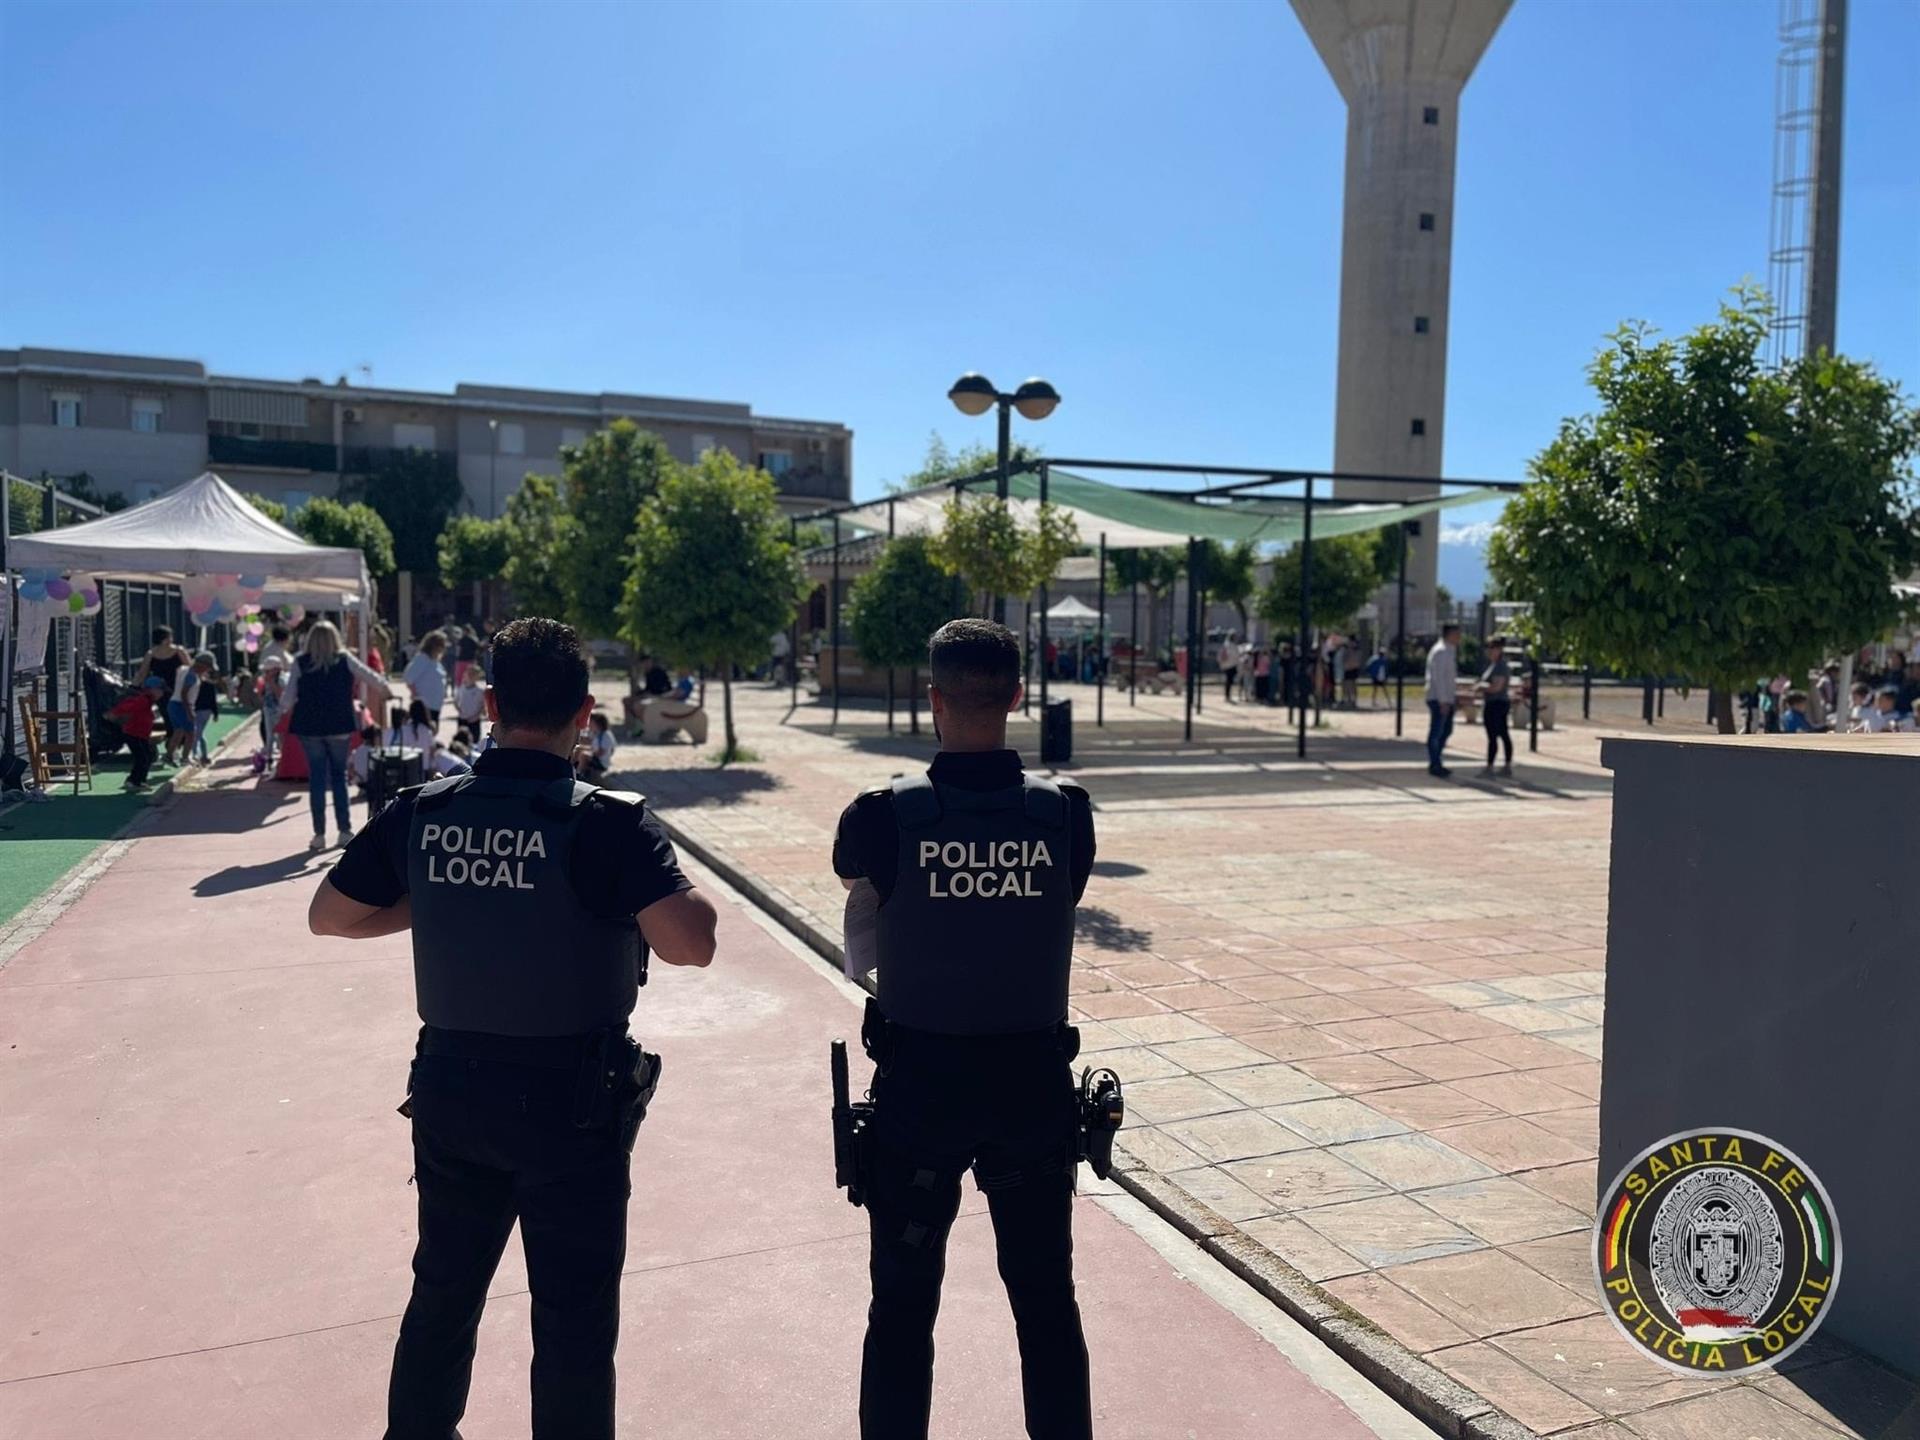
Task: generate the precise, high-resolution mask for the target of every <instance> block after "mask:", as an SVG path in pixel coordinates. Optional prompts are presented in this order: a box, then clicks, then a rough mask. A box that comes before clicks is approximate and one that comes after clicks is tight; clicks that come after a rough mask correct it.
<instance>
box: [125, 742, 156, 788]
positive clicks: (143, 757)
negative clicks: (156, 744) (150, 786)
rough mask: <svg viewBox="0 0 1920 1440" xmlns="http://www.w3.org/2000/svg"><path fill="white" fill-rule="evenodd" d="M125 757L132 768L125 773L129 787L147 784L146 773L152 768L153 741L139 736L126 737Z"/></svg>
mask: <svg viewBox="0 0 1920 1440" xmlns="http://www.w3.org/2000/svg"><path fill="white" fill-rule="evenodd" d="M127 755H128V757H129V758H130V759H131V760H132V762H133V767H132V769H130V770H129V771H128V772H127V783H128V784H129V785H144V784H146V783H147V772H148V771H149V770H151V769H152V768H153V741H151V740H148V739H146V738H145V737H144V736H140V735H129V736H127Z"/></svg>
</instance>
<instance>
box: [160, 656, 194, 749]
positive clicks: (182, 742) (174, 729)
mask: <svg viewBox="0 0 1920 1440" xmlns="http://www.w3.org/2000/svg"><path fill="white" fill-rule="evenodd" d="M199 698H200V666H199V664H198V663H197V662H196V663H193V664H188V665H182V666H181V667H180V669H179V671H178V672H177V673H176V674H175V675H174V677H173V694H172V696H171V697H170V698H169V699H168V700H167V763H168V764H169V765H184V764H186V763H187V760H188V759H189V758H190V757H191V756H192V754H193V705H194V701H196V700H198V699H199Z"/></svg>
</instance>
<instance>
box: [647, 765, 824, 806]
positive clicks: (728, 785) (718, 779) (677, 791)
mask: <svg viewBox="0 0 1920 1440" xmlns="http://www.w3.org/2000/svg"><path fill="white" fill-rule="evenodd" d="M609 783H610V784H613V785H616V786H618V787H619V788H621V789H623V790H638V791H639V792H640V793H641V794H643V795H645V796H646V797H647V798H648V799H649V800H651V801H653V802H655V803H656V804H658V805H666V806H673V805H696V806H697V805H738V804H740V803H741V802H742V801H743V800H745V799H746V798H747V796H749V795H753V794H757V793H760V792H763V791H767V790H779V789H783V788H784V787H785V785H786V782H785V781H784V780H782V779H780V777H779V776H777V775H774V774H771V773H769V772H768V771H765V770H759V769H756V768H754V767H753V766H751V765H745V766H742V765H728V766H726V767H725V768H724V769H723V768H721V767H720V766H717V765H702V766H700V767H699V768H698V769H688V770H627V771H615V772H614V774H613V775H612V776H611V777H610V779H609Z"/></svg>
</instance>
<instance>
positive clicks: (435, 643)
mask: <svg viewBox="0 0 1920 1440" xmlns="http://www.w3.org/2000/svg"><path fill="white" fill-rule="evenodd" d="M446 648H447V637H446V636H444V635H442V634H441V633H440V632H439V631H438V630H436V631H434V632H433V633H432V634H431V635H429V636H427V638H426V639H424V640H422V641H421V642H420V653H419V654H417V655H415V656H414V657H413V659H411V660H409V661H408V662H407V670H406V673H405V674H404V675H402V676H401V677H400V678H401V679H402V680H405V681H406V682H407V689H408V690H410V691H412V692H413V698H414V699H415V700H416V701H418V702H419V703H420V704H422V705H424V706H426V709H427V723H428V724H429V725H431V726H433V728H434V730H435V731H436V732H438V730H439V728H440V710H441V707H443V706H444V705H445V704H446V703H447V672H446V671H445V670H444V669H442V668H441V665H440V657H441V655H443V654H445V653H446Z"/></svg>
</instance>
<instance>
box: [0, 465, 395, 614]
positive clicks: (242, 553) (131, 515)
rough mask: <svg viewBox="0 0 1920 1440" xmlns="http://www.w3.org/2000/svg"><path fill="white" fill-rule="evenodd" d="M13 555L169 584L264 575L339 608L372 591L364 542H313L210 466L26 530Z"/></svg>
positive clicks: (273, 587) (27, 564) (18, 564)
mask: <svg viewBox="0 0 1920 1440" xmlns="http://www.w3.org/2000/svg"><path fill="white" fill-rule="evenodd" d="M7 561H8V564H9V565H10V566H11V568H13V569H15V570H30V569H35V568H41V569H57V570H61V571H64V572H66V573H69V574H75V575H88V576H99V577H103V578H106V579H110V580H147V581H161V582H165V583H178V582H179V581H181V580H184V579H185V578H187V577H188V576H191V575H216V574H223V573H226V574H242V575H248V574H257V575H264V576H266V577H268V581H269V586H268V588H269V590H270V591H271V592H273V593H275V594H280V593H286V594H288V595H297V596H298V597H299V598H300V599H301V600H302V601H305V602H308V603H317V604H319V605H322V606H325V607H326V608H328V609H336V610H353V609H359V608H362V607H364V606H366V605H367V604H368V603H369V602H370V600H371V598H372V594H373V587H372V584H371V582H370V580H369V578H368V575H367V561H366V557H365V556H364V555H362V554H361V553H360V552H359V551H358V550H355V549H351V548H348V547H343V546H332V545H312V544H309V543H308V542H307V541H305V540H302V539H301V538H300V537H299V536H298V535H296V534H294V533H293V531H291V530H289V529H287V527H286V526H284V525H276V524H275V523H274V522H273V521H271V520H269V519H268V518H267V517H266V516H265V515H262V514H261V513H260V512H259V511H258V510H256V509H254V508H253V506H251V505H249V504H248V503H247V502H246V501H245V500H243V499H241V498H240V493H239V492H238V491H237V490H235V489H234V488H233V487H232V486H231V485H229V484H227V482H226V481H224V480H222V479H221V478H220V477H219V476H218V475H215V474H213V473H212V472H211V471H208V472H207V473H206V474H204V475H202V476H200V477H199V478H198V479H195V480H189V481H188V482H187V483H186V484H184V485H182V486H180V487H179V488H178V489H175V490H169V491H168V492H167V493H166V494H165V495H162V496H159V497H158V498H157V499H153V500H149V501H147V503H146V504H144V505H136V506H134V507H133V508H131V509H128V510H122V511H120V512H118V513H117V514H113V515H103V516H101V517H100V518H99V519H98V520H89V521H87V523H86V524H84V525H69V526H66V527H65V528H63V529H59V530H44V531H41V532H39V533H38V534H33V535H22V536H19V537H18V538H16V539H15V540H14V541H13V543H12V545H11V547H10V549H9V552H8V556H7Z"/></svg>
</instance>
